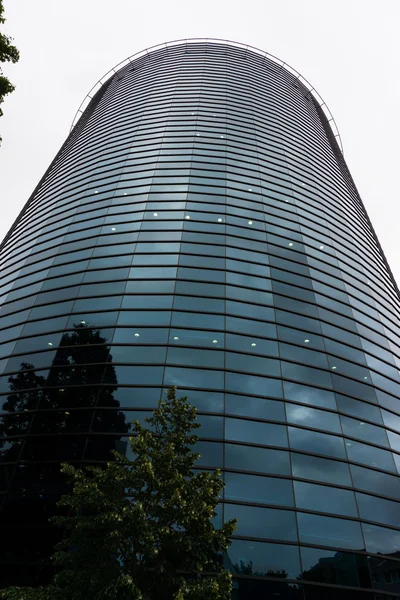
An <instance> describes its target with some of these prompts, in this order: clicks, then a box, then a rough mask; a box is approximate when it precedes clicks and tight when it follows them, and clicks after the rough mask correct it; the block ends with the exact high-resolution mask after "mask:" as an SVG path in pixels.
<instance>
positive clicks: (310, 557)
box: [300, 548, 400, 597]
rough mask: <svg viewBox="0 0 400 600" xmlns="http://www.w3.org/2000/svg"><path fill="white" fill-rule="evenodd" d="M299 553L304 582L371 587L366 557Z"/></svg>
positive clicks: (309, 551)
mask: <svg viewBox="0 0 400 600" xmlns="http://www.w3.org/2000/svg"><path fill="white" fill-rule="evenodd" d="M300 553H301V562H302V567H303V573H302V579H305V580H306V581H320V582H321V583H333V584H335V585H349V586H350V585H351V586H353V587H361V586H362V587H367V588H368V587H371V581H370V577H369V574H368V562H367V557H366V556H362V555H361V554H351V553H350V552H336V551H335V550H333V551H332V550H320V549H319V548H300ZM399 566H400V563H399ZM340 597H341V596H340Z"/></svg>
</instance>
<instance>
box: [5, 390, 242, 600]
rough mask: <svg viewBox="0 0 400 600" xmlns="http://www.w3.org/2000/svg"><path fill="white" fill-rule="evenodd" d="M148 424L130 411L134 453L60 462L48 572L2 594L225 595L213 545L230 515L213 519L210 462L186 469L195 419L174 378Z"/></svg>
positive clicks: (163, 599)
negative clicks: (35, 584) (47, 580)
mask: <svg viewBox="0 0 400 600" xmlns="http://www.w3.org/2000/svg"><path fill="white" fill-rule="evenodd" d="M146 422H147V423H148V427H144V426H142V425H141V424H140V423H139V422H138V421H134V423H133V430H132V436H131V438H130V440H131V441H130V443H131V449H132V453H133V457H134V460H130V459H128V458H126V457H125V456H122V455H121V454H118V453H117V452H114V455H115V459H114V460H113V461H112V462H110V463H108V464H107V467H106V468H105V469H102V468H100V467H96V466H94V467H87V468H86V469H76V468H74V467H73V466H71V465H67V464H64V465H63V467H62V470H63V472H64V473H65V474H67V475H68V477H69V478H70V480H71V481H72V482H73V491H72V492H71V493H70V494H68V495H66V496H64V497H63V498H62V499H61V501H60V503H59V504H60V506H62V507H63V508H65V509H68V510H69V514H70V515H71V516H59V517H55V518H54V521H55V522H56V523H57V524H58V525H59V526H61V527H62V528H64V530H65V531H66V532H67V535H66V537H65V539H64V540H63V541H62V542H61V543H59V544H58V546H57V548H56V552H55V554H54V556H53V560H54V563H55V566H56V569H57V574H56V575H55V577H54V579H53V582H52V584H51V585H49V586H45V587H40V588H9V589H7V590H3V595H2V597H3V598H5V599H7V600H34V599H35V600H50V599H51V600H90V599H99V600H100V599H113V600H114V599H115V600H120V599H121V600H128V599H129V600H229V599H230V597H231V587H232V582H231V575H230V573H229V572H228V571H227V570H225V569H224V567H223V566H222V554H223V552H224V551H225V550H226V549H227V548H228V547H229V544H230V542H229V537H230V536H231V535H232V534H233V532H234V531H235V529H236V524H235V523H236V521H235V520H232V521H229V522H228V523H225V524H224V525H223V526H222V528H221V529H219V530H217V529H215V527H214V525H213V524H212V518H213V517H215V516H216V512H215V508H216V506H217V504H218V499H219V497H220V494H221V491H222V489H223V486H224V484H223V482H222V480H221V478H220V473H219V471H215V472H214V473H208V472H203V471H197V472H194V468H195V463H196V461H197V460H198V458H199V454H198V453H196V452H194V450H193V446H194V444H195V443H196V441H197V436H196V435H195V434H194V433H193V431H194V430H195V429H197V428H198V427H199V426H200V425H199V424H198V423H197V422H196V409H195V408H194V407H192V406H191V405H190V404H189V402H188V399H187V397H183V398H177V396H176V390H175V388H171V389H170V390H168V393H167V399H166V400H165V401H164V400H162V401H160V402H159V404H158V408H157V409H156V410H155V411H154V413H153V416H152V417H150V418H148V419H146Z"/></svg>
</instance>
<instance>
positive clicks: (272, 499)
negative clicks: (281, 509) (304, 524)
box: [224, 472, 293, 506]
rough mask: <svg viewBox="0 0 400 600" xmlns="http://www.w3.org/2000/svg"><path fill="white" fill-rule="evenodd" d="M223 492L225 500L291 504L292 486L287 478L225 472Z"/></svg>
mask: <svg viewBox="0 0 400 600" xmlns="http://www.w3.org/2000/svg"><path fill="white" fill-rule="evenodd" d="M224 494H225V498H226V499H227V500H244V501H248V502H259V503H263V504H279V505H282V506H293V486H292V482H291V481H290V480H288V479H276V478H272V477H258V476H256V475H243V474H241V473H229V472H226V473H225V492H224Z"/></svg>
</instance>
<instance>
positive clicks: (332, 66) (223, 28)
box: [0, 0, 400, 283]
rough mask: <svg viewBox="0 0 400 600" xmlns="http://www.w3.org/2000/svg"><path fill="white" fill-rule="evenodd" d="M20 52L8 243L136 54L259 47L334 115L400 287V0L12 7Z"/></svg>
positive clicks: (7, 141) (7, 161)
mask: <svg viewBox="0 0 400 600" xmlns="http://www.w3.org/2000/svg"><path fill="white" fill-rule="evenodd" d="M4 5H5V17H6V19H7V21H6V24H5V26H3V29H2V30H3V31H4V32H5V33H7V34H9V35H11V36H13V37H14V40H15V44H16V45H17V46H18V48H19V49H20V52H21V60H20V62H19V63H18V64H17V65H10V66H9V65H5V67H4V72H5V74H7V75H8V76H9V77H10V78H11V79H12V81H13V82H14V83H15V84H16V86H17V89H16V91H15V92H14V93H13V94H12V95H11V96H9V97H8V98H7V99H6V101H5V102H4V104H3V110H4V117H3V118H1V119H0V131H1V135H2V136H3V144H2V147H1V148H0V239H2V238H3V237H4V236H5V234H6V233H7V231H8V229H9V228H10V226H11V225H12V223H13V222H14V219H15V218H16V216H17V214H18V213H19V211H20V210H21V208H22V206H23V205H24V204H25V202H26V201H27V199H28V197H29V196H30V194H31V193H32V191H33V189H34V187H35V186H36V184H37V183H38V181H39V179H40V178H41V176H42V175H43V173H44V171H45V170H46V168H47V167H48V165H49V164H50V162H51V160H52V159H53V157H54V156H55V154H56V153H57V151H58V150H59V148H60V146H61V144H62V143H63V141H64V139H65V138H66V136H67V135H68V132H69V128H70V125H71V122H72V119H73V117H74V115H75V112H76V110H77V108H78V107H79V105H80V103H81V101H82V100H83V98H84V97H85V96H86V94H87V92H88V91H89V90H90V88H91V87H92V86H93V85H94V84H95V83H96V81H97V80H98V79H100V78H101V77H103V75H104V74H105V73H106V72H107V71H108V70H109V69H111V68H112V67H113V66H114V65H115V64H117V63H119V62H120V61H122V60H123V59H125V58H126V57H127V56H130V55H132V54H134V53H135V52H138V51H140V50H143V49H145V48H148V47H149V46H152V45H155V44H159V43H162V42H165V41H170V40H174V39H179V38H190V37H216V38H224V39H230V40H234V41H237V42H242V43H245V44H250V45H252V46H256V47H258V48H261V49H263V50H266V51H267V52H270V53H271V54H274V55H276V56H277V57H279V58H280V59H282V60H284V61H285V62H287V63H288V64H290V65H291V66H293V67H294V68H296V69H297V70H298V71H299V72H300V73H302V75H304V76H305V77H306V78H307V79H308V80H309V81H310V82H311V83H312V84H313V86H314V87H315V88H316V90H317V91H318V92H319V94H320V95H321V96H322V97H323V98H324V100H325V101H326V103H327V105H328V106H329V108H330V110H331V112H332V114H333V116H334V117H335V120H336V122H337V124H338V127H339V131H340V133H341V138H342V142H343V146H344V153H345V158H346V160H347V164H348V166H349V168H350V171H351V173H352V175H353V178H354V179H355V182H356V185H357V187H358V189H359V192H360V194H361V197H362V199H363V201H364V204H365V206H366V209H367V211H368V213H369V216H370V218H371V220H372V223H373V225H374V227H375V230H376V232H377V235H378V237H379V239H380V242H381V244H382V246H383V249H384V251H385V253H386V257H387V259H388V261H389V264H390V266H391V268H392V270H393V273H394V276H395V278H396V280H397V281H398V282H399V283H400V236H399V215H400V208H399V186H398V176H399V172H400V151H399V148H400V118H399V115H400V76H399V75H400V35H399V24H400V0H380V1H379V2H378V1H377V0H112V2H110V0H107V1H106V0H69V1H68V2H61V1H60V0H4Z"/></svg>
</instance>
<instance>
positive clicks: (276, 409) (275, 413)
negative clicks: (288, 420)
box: [225, 394, 285, 422]
mask: <svg viewBox="0 0 400 600" xmlns="http://www.w3.org/2000/svg"><path fill="white" fill-rule="evenodd" d="M225 413H226V414H231V415H241V416H243V417H257V418H259V419H267V420H272V421H283V422H284V421H285V410H284V407H283V402H279V400H266V399H264V398H252V397H251V396H235V395H234V394H226V395H225Z"/></svg>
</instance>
